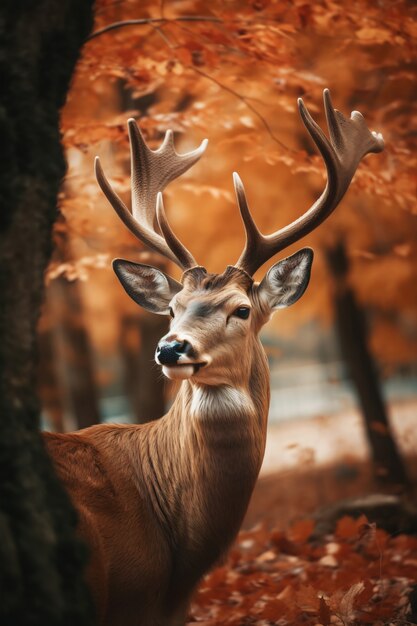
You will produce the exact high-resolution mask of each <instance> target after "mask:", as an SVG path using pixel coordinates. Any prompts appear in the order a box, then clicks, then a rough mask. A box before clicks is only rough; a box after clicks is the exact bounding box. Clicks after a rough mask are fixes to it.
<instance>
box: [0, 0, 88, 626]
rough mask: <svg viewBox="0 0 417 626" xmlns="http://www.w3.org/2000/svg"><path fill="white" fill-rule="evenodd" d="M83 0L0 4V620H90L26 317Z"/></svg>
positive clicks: (47, 246) (59, 164) (52, 195)
mask: <svg viewBox="0 0 417 626" xmlns="http://www.w3.org/2000/svg"><path fill="white" fill-rule="evenodd" d="M91 26H92V0H37V1H36V0H27V1H22V0H13V1H11V0H3V1H2V3H1V8H0V74H1V76H2V80H1V87H0V89H1V93H0V136H1V154H2V163H1V167H0V197H1V199H2V205H3V206H2V210H1V213H0V302H1V306H0V537H1V540H0V594H1V598H0V623H1V624H5V625H6V624H7V625H8V626H9V625H10V626H11V625H13V626H19V625H21V624H22V625H26V624H27V625H29V624H30V625H31V626H38V625H39V626H41V625H42V626H49V625H54V626H55V625H57V626H58V625H59V626H64V625H65V626H69V625H73V624H77V625H78V626H81V625H86V624H89V623H91V603H90V600H89V597H88V593H87V591H86V588H85V585H84V583H83V580H82V569H83V567H84V563H85V559H86V554H85V549H84V547H83V546H82V545H81V544H80V543H79V542H78V540H77V539H76V538H75V534H74V529H75V526H76V518H75V513H74V511H73V509H72V506H71V504H70V502H69V499H68V497H67V495H66V493H65V492H64V490H63V488H62V487H61V485H60V483H59V482H58V480H57V478H56V477H55V474H54V472H53V470H52V465H51V463H50V461H49V458H48V457H47V455H46V452H45V450H44V447H43V445H42V443H41V438H40V435H39V432H38V426H39V407H38V400H37V398H36V393H35V386H36V384H35V371H36V367H35V361H36V325H37V321H38V317H39V312H40V307H41V303H42V297H43V273H44V270H45V267H46V265H47V262H48V259H49V256H50V252H51V228H52V225H53V222H54V220H55V217H56V195H57V191H58V188H59V184H60V181H61V178H62V176H63V175H64V173H65V162H64V158H63V154H62V149H61V146H60V137H59V130H58V128H59V109H60V107H61V106H62V105H63V103H64V100H65V96H66V93H67V89H68V85H69V81H70V78H71V74H72V72H73V69H74V65H75V62H76V60H77V57H78V54H79V49H80V46H81V45H82V43H83V41H84V40H85V38H86V36H87V35H88V33H89V31H90V30H91Z"/></svg>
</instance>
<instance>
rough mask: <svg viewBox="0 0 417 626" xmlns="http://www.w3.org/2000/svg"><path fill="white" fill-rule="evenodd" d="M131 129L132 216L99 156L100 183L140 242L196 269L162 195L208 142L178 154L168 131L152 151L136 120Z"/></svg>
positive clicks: (129, 121)
mask: <svg viewBox="0 0 417 626" xmlns="http://www.w3.org/2000/svg"><path fill="white" fill-rule="evenodd" d="M128 129H129V140H130V157H131V178H132V183H131V184H132V213H131V212H130V211H129V209H128V208H127V206H126V205H125V204H124V202H123V200H121V198H119V196H118V195H117V193H116V192H115V191H114V189H113V188H112V187H111V185H110V183H109V181H108V180H107V178H106V177H105V175H104V172H103V169H102V167H101V164H100V159H99V158H98V157H96V160H95V172H96V178H97V181H98V184H99V185H100V187H101V189H102V191H103V192H104V194H105V196H106V197H107V199H108V200H109V202H110V204H111V205H112V206H113V208H114V209H115V211H116V213H117V214H118V215H119V217H120V218H121V220H122V221H123V222H124V223H125V224H126V226H127V227H128V228H129V230H130V231H131V232H132V233H133V234H134V235H135V236H136V237H137V238H138V239H140V240H141V241H142V242H143V243H144V244H146V245H147V246H148V247H149V248H151V249H152V250H155V251H156V252H160V253H161V254H162V255H164V256H165V257H167V258H168V259H170V260H171V261H173V262H174V263H176V264H177V265H179V266H180V267H181V268H182V269H184V270H186V269H189V268H190V267H194V266H195V265H197V262H196V261H195V259H194V257H193V256H192V254H191V253H190V252H189V251H188V250H187V248H186V247H185V246H184V245H183V244H182V243H181V242H180V241H179V239H177V237H176V236H175V235H174V233H173V232H172V230H171V228H170V226H169V224H168V221H167V219H166V216H165V211H164V206H163V203H162V194H160V192H162V191H163V190H164V189H165V187H166V186H167V185H168V183H170V182H171V181H172V180H174V179H175V178H177V177H178V176H181V174H183V173H184V172H186V171H187V170H188V169H189V168H190V167H191V166H192V165H194V163H195V162H196V161H198V159H199V158H200V157H201V155H202V154H203V152H204V151H205V149H206V147H207V143H208V142H207V139H205V140H204V141H203V142H202V143H201V145H200V146H199V147H198V148H197V149H196V150H193V151H192V152H187V153H186V154H181V155H180V154H177V152H176V151H175V148H174V140H173V133H172V131H171V130H168V131H167V132H166V135H165V138H164V141H163V143H162V145H161V146H160V147H159V148H158V150H151V149H150V148H149V147H148V146H147V145H146V142H145V140H144V138H143V135H142V133H141V131H140V129H139V128H138V126H137V124H136V122H135V120H134V119H129V120H128ZM159 194H160V195H159Z"/></svg>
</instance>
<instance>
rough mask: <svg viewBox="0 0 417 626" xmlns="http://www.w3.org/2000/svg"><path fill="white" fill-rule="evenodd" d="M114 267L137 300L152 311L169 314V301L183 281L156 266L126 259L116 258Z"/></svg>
mask: <svg viewBox="0 0 417 626" xmlns="http://www.w3.org/2000/svg"><path fill="white" fill-rule="evenodd" d="M113 269H114V271H115V272H116V276H117V278H118V279H119V280H120V282H121V283H122V285H123V287H124V289H125V291H126V292H127V293H128V294H129V296H130V297H131V298H132V299H133V300H134V301H135V302H137V303H138V304H139V305H140V306H142V307H143V308H144V309H147V310H148V311H151V312H152V313H158V314H159V315H169V303H170V302H171V300H172V298H173V297H174V296H175V294H177V293H178V292H179V291H181V289H182V285H181V283H179V282H177V281H176V280H174V279H173V278H171V277H170V276H168V275H167V274H164V272H161V270H157V269H156V268H155V267H151V266H150V265H143V264H142V263H132V262H131V261H125V260H124V259H115V260H114V261H113Z"/></svg>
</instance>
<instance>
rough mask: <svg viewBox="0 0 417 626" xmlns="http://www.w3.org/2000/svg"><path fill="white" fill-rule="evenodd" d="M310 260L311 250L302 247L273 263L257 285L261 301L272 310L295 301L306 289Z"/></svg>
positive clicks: (311, 260)
mask: <svg viewBox="0 0 417 626" xmlns="http://www.w3.org/2000/svg"><path fill="white" fill-rule="evenodd" d="M312 262H313V250H311V248H303V249H302V250H299V251H298V252H296V253H295V254H293V255H292V256H289V257H287V258H286V259H282V260H281V261H278V263H275V265H273V266H272V267H271V268H270V269H269V270H268V273H267V274H266V276H265V278H264V279H263V281H262V282H261V283H260V285H259V287H258V295H259V298H260V299H261V301H262V302H264V303H266V305H267V306H268V307H269V308H270V309H271V310H272V311H274V310H276V309H283V308H284V307H287V306H290V305H291V304H294V302H297V300H298V299H299V298H301V296H302V295H303V293H304V292H305V290H306V289H307V285H308V283H309V281H310V272H311V264H312Z"/></svg>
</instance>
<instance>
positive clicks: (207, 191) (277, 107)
mask: <svg viewBox="0 0 417 626" xmlns="http://www.w3.org/2000/svg"><path fill="white" fill-rule="evenodd" d="M415 12H416V9H415V7H413V6H412V4H411V3H408V2H406V1H403V0H398V1H396V2H389V3H382V4H381V3H379V4H375V3H374V2H371V1H365V0H364V1H361V2H353V3H349V4H348V5H346V3H343V2H340V1H339V2H336V1H333V0H322V1H321V2H317V3H305V2H303V1H301V0H296V1H295V2H291V3H287V2H282V1H281V0H277V1H268V0H261V1H258V0H256V1H253V2H241V1H240V2H234V1H229V2H212V3H210V4H209V5H208V4H207V3H204V2H196V1H189V2H162V3H160V2H154V1H150V0H148V1H147V2H141V3H140V4H139V3H138V2H134V1H133V2H116V3H115V2H110V1H109V2H106V1H105V0H101V1H98V2H97V3H96V23H95V32H94V33H93V35H92V36H91V38H90V40H89V41H88V43H87V44H86V46H85V48H84V53H83V57H82V59H81V61H80V63H79V64H78V67H77V71H76V74H75V77H74V80H73V85H72V89H71V92H70V94H69V97H68V102H67V104H66V106H65V108H64V110H63V112H62V131H63V139H64V143H65V146H66V149H67V154H68V159H69V164H70V170H69V173H68V176H67V178H66V182H65V186H64V188H63V191H62V193H61V199H60V207H61V211H62V215H63V220H62V221H61V222H60V224H59V225H58V226H57V229H56V233H55V236H56V241H57V243H58V244H60V245H58V251H57V254H56V256H55V259H54V263H53V264H52V265H51V267H50V270H49V279H53V278H54V277H57V276H59V275H62V274H64V275H65V276H66V277H67V278H69V279H70V280H73V279H75V278H81V279H83V278H86V277H87V276H91V275H94V280H91V281H89V283H88V294H90V296H91V297H87V298H86V306H87V309H88V312H90V313H96V314H98V315H94V316H93V315H92V316H91V319H94V328H91V333H92V336H93V340H94V341H98V342H100V343H101V346H102V347H103V346H105V345H107V346H108V349H109V350H111V348H112V346H114V341H115V333H116V332H117V331H116V329H117V319H118V318H119V316H120V315H122V314H124V313H126V311H127V310H133V307H134V305H133V303H131V302H128V300H127V299H126V298H121V297H119V295H118V292H117V289H118V286H117V285H116V281H115V279H114V277H113V275H112V274H111V272H110V271H109V269H108V268H109V262H110V260H111V258H112V257H114V256H120V255H122V256H123V255H125V256H127V257H128V258H131V259H133V260H134V259H139V258H141V259H144V258H149V257H148V256H147V253H146V252H143V251H142V248H141V246H140V244H138V243H137V242H136V241H134V240H133V238H132V236H131V235H130V234H129V233H128V232H127V231H126V229H125V228H124V226H123V225H122V224H121V223H120V221H119V219H118V218H117V216H115V215H114V214H113V211H112V209H111V207H109V206H108V203H107V201H106V200H105V198H103V196H102V194H101V192H100V190H99V189H98V186H97V184H96V182H95V181H94V177H93V165H92V164H93V158H94V156H95V155H96V154H100V156H101V160H102V163H103V166H104V168H105V170H106V172H107V174H108V175H109V176H110V177H111V180H112V182H113V183H114V185H115V187H116V188H117V190H118V192H119V193H120V194H121V195H122V196H123V197H126V199H128V195H129V185H130V181H129V165H128V158H129V157H128V142H127V130H126V120H127V118H128V117H135V118H136V119H138V120H139V123H140V125H141V128H142V129H143V132H144V133H145V135H146V138H147V140H148V141H149V142H150V143H151V145H152V144H153V145H155V146H156V145H158V144H159V141H160V139H161V137H162V136H163V133H164V132H165V130H166V129H167V128H172V129H173V130H174V131H175V132H176V146H177V149H178V150H179V151H186V150H188V149H191V148H193V147H194V146H196V145H198V143H199V142H200V141H201V140H202V139H203V138H204V137H206V136H207V137H208V138H209V140H210V144H209V149H208V151H207V153H206V155H205V156H204V157H203V159H202V160H201V161H200V163H199V164H198V165H196V166H195V167H194V168H193V169H192V170H191V171H190V172H189V173H187V174H186V175H184V176H183V177H182V178H181V180H179V181H176V182H175V183H174V184H172V185H171V187H170V188H169V189H168V190H167V191H166V194H165V196H166V205H167V207H168V209H167V210H168V215H169V219H170V222H171V224H172V226H173V228H174V230H175V231H176V232H177V233H178V234H179V235H180V237H181V238H182V239H183V240H184V243H185V244H186V245H187V247H189V248H190V249H191V250H192V252H193V254H194V255H195V256H196V258H197V259H198V261H199V262H200V263H201V264H203V265H206V266H207V267H208V269H209V270H212V271H222V269H223V268H224V266H225V265H226V264H228V263H229V264H230V263H233V262H235V261H236V259H237V257H238V256H239V253H240V251H241V249H242V246H243V230H242V226H241V223H240V218H239V215H238V211H237V208H236V203H235V199H234V193H233V186H232V180H231V174H232V172H233V171H235V170H236V171H238V172H239V174H240V175H241V177H242V179H243V181H244V183H245V187H246V191H247V195H248V199H249V202H250V204H251V207H252V212H253V214H254V215H255V217H256V220H257V223H258V224H259V227H260V229H261V230H262V231H263V232H272V231H273V230H276V229H277V228H278V227H280V226H282V225H285V224H286V223H288V222H290V221H292V220H293V219H295V218H296V217H297V216H299V215H301V214H302V213H303V212H304V211H305V210H306V209H307V208H308V207H309V206H310V205H311V204H312V202H313V201H314V199H315V198H316V197H317V196H318V195H319V194H320V193H321V191H322V189H323V187H324V184H325V174H324V171H325V170H324V166H323V163H322V160H321V158H320V157H319V156H318V155H317V153H316V150H315V148H314V146H313V144H312V142H311V140H310V138H309V137H308V135H307V133H306V131H305V129H304V127H303V126H302V124H301V121H300V119H299V115H298V112H297V107H296V100H297V98H298V97H300V96H301V97H303V99H304V101H305V102H306V104H307V105H308V107H309V109H310V111H311V112H312V114H313V115H314V116H315V118H316V120H317V121H318V122H319V123H320V125H321V126H322V127H323V128H325V120H324V119H323V117H324V114H323V106H322V102H321V99H322V91H323V88H324V87H329V88H330V89H331V91H332V96H333V100H334V103H335V106H336V107H337V108H339V109H340V110H341V111H343V112H344V113H345V114H349V112H350V111H351V110H353V109H359V110H360V111H361V112H362V113H363V114H364V116H365V118H366V121H367V123H368V126H369V127H370V128H371V129H376V130H378V131H380V132H382V133H383V135H384V138H385V142H386V149H385V152H384V153H383V154H382V155H377V156H373V155H371V156H369V157H367V158H366V159H365V161H364V162H363V163H362V164H361V165H360V167H359V170H358V172H357V174H356V175H355V178H354V181H353V184H352V185H351V189H350V191H349V192H348V195H347V197H346V198H345V199H344V201H343V203H342V205H341V206H340V207H339V208H338V209H337V211H336V212H335V214H334V215H333V216H332V217H331V218H330V219H329V220H328V221H327V222H326V223H325V224H324V225H322V226H321V227H320V228H319V229H318V230H317V231H315V232H314V233H312V234H311V235H310V236H308V237H307V238H305V240H304V241H303V242H302V245H304V244H306V245H311V246H313V247H314V248H315V249H316V250H317V251H318V254H317V255H316V261H315V267H314V271H313V277H312V283H311V288H310V290H309V297H306V298H304V299H303V300H302V302H300V304H298V305H297V306H296V307H295V308H294V309H291V310H290V311H288V312H285V313H283V314H281V315H280V316H279V320H278V318H277V320H276V321H275V322H274V323H275V324H279V328H280V329H281V331H283V330H285V329H286V330H290V329H291V328H292V329H295V328H297V327H298V326H299V324H301V323H303V322H304V321H305V320H307V319H312V318H316V319H318V320H321V321H322V322H328V321H329V320H330V319H331V304H330V303H331V298H332V295H331V286H330V285H331V281H330V280H329V277H328V275H327V270H326V267H325V263H324V260H323V255H322V254H320V250H323V249H325V248H326V247H328V246H329V245H332V243H334V242H336V241H338V240H339V239H341V238H343V239H344V241H345V242H346V246H347V250H348V253H349V256H350V258H351V272H350V279H351V282H352V284H353V286H354V288H355V292H356V293H357V295H358V298H359V299H360V301H361V302H362V303H363V304H364V305H365V306H366V308H367V311H368V313H369V316H370V319H371V320H372V336H371V341H372V348H373V351H374V353H375V355H376V356H377V357H378V359H379V360H380V362H381V363H382V364H383V365H384V366H385V367H386V368H387V369H388V370H390V369H392V368H393V367H394V368H395V367H398V366H400V365H403V364H407V363H411V362H412V360H413V359H414V356H415V353H416V348H417V326H416V308H417V291H416V290H415V288H414V285H415V283H416V278H417V277H416V271H417V270H416V267H417V263H416V262H415V261H416V254H417V248H416V245H417V244H416V241H417V238H416V228H417V226H416V224H417V220H416V210H415V171H416V156H415V155H416V149H415V148H416V145H415V144H416V137H415V133H414V132H413V125H414V123H415V122H413V120H414V121H415V116H416V104H415V89H416V88H415V58H416V37H417V27H416V21H415ZM64 234H65V237H69V241H70V248H71V255H70V256H68V255H67V254H63V253H62V249H63V245H62V239H63V237H64ZM59 250H61V255H60V253H59ZM144 255H145V256H144ZM264 271H265V268H263V269H262V270H260V272H259V275H260V276H261V275H262V273H263V272H264ZM93 294H94V297H93ZM104 328H105V329H106V330H105V332H104V330H103V329H104ZM112 328H113V332H111V329H112ZM101 331H102V332H101ZM103 375H104V374H103Z"/></svg>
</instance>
